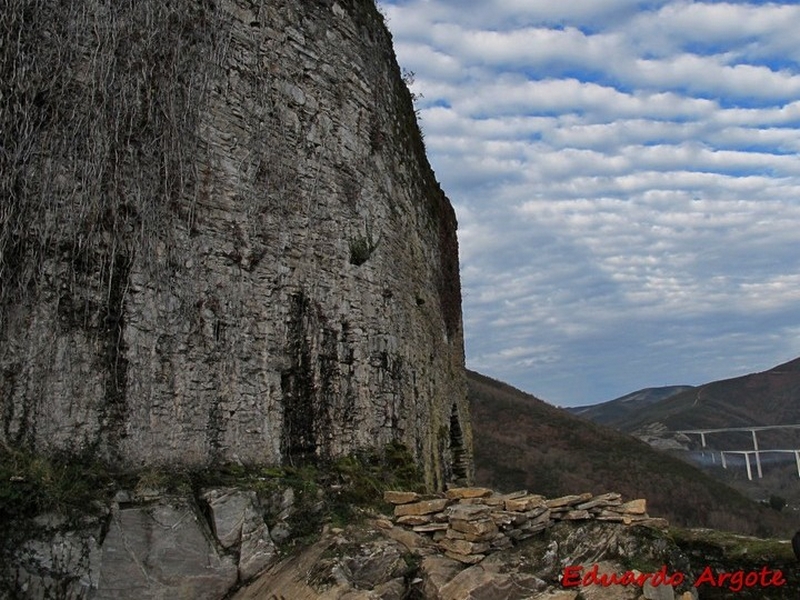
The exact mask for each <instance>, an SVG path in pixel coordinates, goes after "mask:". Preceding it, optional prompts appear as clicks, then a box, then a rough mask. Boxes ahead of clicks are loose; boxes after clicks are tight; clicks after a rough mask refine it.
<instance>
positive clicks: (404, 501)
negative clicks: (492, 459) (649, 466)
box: [384, 487, 667, 564]
mask: <svg viewBox="0 0 800 600" xmlns="http://www.w3.org/2000/svg"><path fill="white" fill-rule="evenodd" d="M384 500H385V501H386V502H388V503H390V504H393V505H394V522H395V524H397V525H402V526H403V527H406V528H409V529H411V530H412V531H415V532H416V533H421V534H425V535H427V536H429V537H430V538H432V540H433V542H434V543H435V544H436V545H437V546H438V548H439V549H440V550H441V551H442V552H443V553H444V554H445V555H446V556H448V557H450V558H452V559H454V560H458V561H460V562H462V563H465V564H476V563H478V562H480V561H481V560H483V559H484V558H485V557H486V555H487V554H489V553H491V552H493V551H495V550H501V549H503V548H508V547H510V546H512V545H514V544H515V543H517V542H519V541H522V540H524V539H527V538H529V537H531V536H532V535H534V534H535V533H538V532H539V531H542V530H544V529H546V528H548V527H550V526H551V525H553V524H554V523H555V522H556V521H585V520H590V519H594V520H597V521H613V522H619V523H623V524H625V525H641V526H646V527H653V528H656V529H664V528H666V527H667V521H666V520H665V519H661V518H654V517H651V516H649V515H648V514H647V511H646V501H645V500H644V499H638V500H630V501H628V502H623V500H622V496H621V495H620V494H618V493H615V492H610V493H607V494H599V495H597V496H595V495H593V494H590V493H584V494H574V495H569V496H563V497H561V498H552V499H547V498H545V497H544V496H541V495H539V494H529V493H528V492H526V491H519V492H512V493H510V494H499V493H496V492H494V491H493V490H491V489H489V488H482V487H459V488H451V489H449V490H447V492H445V494H444V495H442V496H439V497H435V498H423V497H422V496H421V495H420V494H417V493H415V492H400V491H387V492H385V493H384Z"/></svg>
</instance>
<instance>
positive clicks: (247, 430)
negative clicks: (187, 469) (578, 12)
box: [0, 0, 471, 487]
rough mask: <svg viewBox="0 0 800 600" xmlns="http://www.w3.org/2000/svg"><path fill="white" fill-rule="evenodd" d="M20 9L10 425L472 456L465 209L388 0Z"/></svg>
mask: <svg viewBox="0 0 800 600" xmlns="http://www.w3.org/2000/svg"><path fill="white" fill-rule="evenodd" d="M6 14H7V17H4V21H3V24H2V30H1V31H0V35H2V36H3V43H2V50H0V60H2V62H1V63H0V66H1V67H2V70H3V72H2V76H0V81H2V83H0V85H1V86H2V90H0V91H2V92H3V94H2V95H3V97H4V98H6V100H4V102H6V103H7V104H6V106H7V110H5V111H4V112H3V114H2V115H1V116H0V121H2V122H0V125H2V127H0V132H1V133H0V135H2V140H0V141H1V142H2V147H3V152H0V173H2V175H1V176H0V179H1V181H0V194H2V200H1V201H0V205H1V206H0V227H1V229H0V286H1V288H2V289H1V290H0V301H1V304H0V309H1V310H0V367H2V376H0V423H1V424H2V427H1V428H0V441H1V442H3V443H6V444H10V445H22V446H27V447H30V448H33V449H37V450H46V451H62V450H63V451H68V452H86V451H88V452H91V453H95V454H99V455H100V456H103V457H105V458H107V459H109V460H112V461H114V462H116V463H118V464H121V465H123V466H127V467H140V466H144V465H153V464H175V463H177V464H186V465H201V464H206V463H209V462H215V461H235V460H239V461H243V462H259V463H278V462H290V461H293V460H295V459H296V458H300V457H308V456H318V457H326V456H336V455H340V454H343V453H348V452H351V451H354V450H356V449H358V448H362V447H375V446H381V445H383V444H385V443H387V442H389V441H391V440H395V439H397V440H402V441H403V442H405V443H406V444H407V445H408V446H409V447H410V448H411V450H412V452H413V453H414V455H415V456H416V457H417V458H418V459H419V460H420V461H421V462H422V464H424V466H425V473H426V478H427V481H428V483H429V485H431V486H434V487H440V486H441V485H442V483H443V482H444V481H445V480H447V479H451V478H457V477H465V476H466V477H469V476H470V474H471V429H470V424H469V416H468V412H467V405H466V402H465V383H464V373H463V337H462V325H461V298H460V291H459V290H460V287H459V286H460V284H459V278H458V255H457V241H456V220H455V215H454V212H453V210H452V208H451V206H450V203H449V202H448V200H447V198H446V197H445V196H444V194H443V193H442V191H441V190H440V188H439V186H438V184H437V183H436V180H435V178H434V175H433V174H432V172H431V169H430V167H429V165H428V163H427V160H426V158H425V155H424V148H423V145H422V141H421V138H420V135H419V131H418V129H417V126H416V122H415V119H414V112H413V106H412V103H411V98H410V95H409V93H408V90H407V89H406V88H405V86H404V84H403V82H402V80H401V77H400V72H399V69H398V67H397V64H396V62H395V59H394V55H393V51H392V46H391V39H390V36H389V34H388V32H387V30H386V28H385V27H384V25H383V23H382V19H381V16H380V14H379V13H378V11H377V10H376V8H375V6H374V5H373V3H372V0H337V1H335V2H334V1H330V0H316V1H309V2H306V1H298V0H270V1H269V2H263V1H261V2H259V1H249V0H218V1H217V2H209V1H205V0H186V1H184V2H164V1H163V0H141V1H138V2H131V3H127V2H124V3H117V2H114V3H106V2H100V1H99V0H88V1H87V2H82V3H67V5H64V6H62V5H61V4H59V3H50V2H37V1H35V0H10V3H9V7H8V10H7V11H6Z"/></svg>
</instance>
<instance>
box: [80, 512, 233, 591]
mask: <svg viewBox="0 0 800 600" xmlns="http://www.w3.org/2000/svg"><path fill="white" fill-rule="evenodd" d="M236 581H237V568H236V563H235V562H234V560H233V559H232V558H231V557H229V556H224V555H220V554H219V553H218V552H217V549H216V548H215V547H214V545H213V543H212V541H211V539H210V536H209V535H208V533H207V532H206V531H204V523H202V522H201V521H200V520H199V519H198V515H197V512H196V511H195V510H194V509H193V507H191V506H189V505H188V504H185V503H182V502H175V503H174V504H172V503H170V504H166V503H157V504H155V505H153V506H147V507H141V508H139V507H137V508H127V509H120V510H118V511H115V512H114V513H113V514H112V516H111V524H110V527H109V531H108V534H107V535H106V538H105V540H104V541H103V546H102V551H101V556H100V568H99V577H98V581H97V590H96V592H95V594H93V597H94V598H98V599H106V598H107V599H108V600H117V599H121V598H142V599H151V598H152V599H153V600H155V599H160V598H197V599H200V600H206V599H207V600H217V599H218V598H221V597H223V596H224V595H225V594H226V593H227V591H228V590H229V589H230V588H232V587H233V586H234V585H235V584H236Z"/></svg>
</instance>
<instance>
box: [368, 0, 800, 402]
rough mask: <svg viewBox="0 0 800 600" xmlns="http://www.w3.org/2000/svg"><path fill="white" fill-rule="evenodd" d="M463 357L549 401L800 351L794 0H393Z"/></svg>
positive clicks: (390, 17)
mask: <svg viewBox="0 0 800 600" xmlns="http://www.w3.org/2000/svg"><path fill="white" fill-rule="evenodd" d="M380 6H381V10H382V11H383V12H384V14H385V15H386V17H387V22H388V25H389V28H390V30H391V31H392V34H393V37H394V43H395V51H396V53H397V56H398V61H399V62H400V65H401V66H402V67H403V68H404V69H406V70H408V71H412V72H413V73H414V75H415V77H414V83H413V85H412V86H411V87H412V91H414V92H415V93H416V94H418V95H421V96H422V97H421V98H419V99H418V100H417V107H418V108H419V114H420V116H421V125H422V128H423V132H424V134H425V142H426V146H427V149H428V154H429V158H430V160H431V163H432V165H433V167H434V169H435V171H436V173H437V177H438V179H439V180H440V182H441V183H442V186H443V188H444V189H445V191H446V192H447V194H448V196H449V197H450V199H451V201H452V202H453V204H454V206H455V208H456V212H457V214H458V218H459V240H460V244H461V276H462V284H463V288H464V322H465V333H466V348H467V364H468V366H469V367H470V368H472V369H475V370H478V371H480V372H482V373H484V374H486V375H490V376H492V377H496V378H499V379H502V380H504V381H507V382H508V383H511V384H513V385H515V386H517V387H520V388H522V389H524V390H526V391H529V392H531V393H533V394H535V395H536V396H538V397H540V398H542V399H544V400H547V401H549V402H551V403H553V404H557V405H562V406H571V405H581V404H591V403H595V402H601V401H604V400H610V399H612V398H615V397H618V396H621V395H623V394H626V393H628V392H631V391H634V390H637V389H640V388H643V387H651V386H661V385H672V384H699V383H705V382H708V381H713V380H716V379H722V378H727V377H733V376H737V375H743V374H746V373H751V372H755V371H762V370H765V369H768V368H771V367H773V366H775V365H777V364H779V363H781V362H785V361H787V360H790V359H792V358H796V357H798V356H800V264H798V263H800V253H798V247H800V244H798V242H800V155H799V154H798V150H800V44H798V43H797V35H798V33H797V32H798V31H800V6H798V5H796V4H795V3H794V2H777V3H760V2H689V1H663V0H662V1H656V0H650V1H648V0H638V1H637V0H560V1H554V0H392V1H389V0H383V1H381V2H380Z"/></svg>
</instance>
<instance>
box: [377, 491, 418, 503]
mask: <svg viewBox="0 0 800 600" xmlns="http://www.w3.org/2000/svg"><path fill="white" fill-rule="evenodd" d="M420 498H422V496H420V495H419V494H418V493H417V492H400V491H393V490H389V491H386V492H383V500H384V502H388V503H389V504H409V503H410V502H417V501H418V500H419V499H420Z"/></svg>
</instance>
